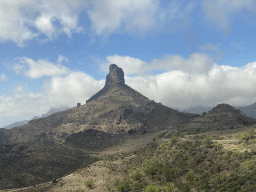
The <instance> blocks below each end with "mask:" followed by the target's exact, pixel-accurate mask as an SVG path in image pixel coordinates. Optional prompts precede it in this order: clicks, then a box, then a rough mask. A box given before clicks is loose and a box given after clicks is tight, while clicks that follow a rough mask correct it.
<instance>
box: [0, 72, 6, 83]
mask: <svg viewBox="0 0 256 192" xmlns="http://www.w3.org/2000/svg"><path fill="white" fill-rule="evenodd" d="M6 80H7V77H6V75H5V74H4V73H2V74H1V75H0V81H6Z"/></svg>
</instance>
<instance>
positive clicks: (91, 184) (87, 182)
mask: <svg viewBox="0 0 256 192" xmlns="http://www.w3.org/2000/svg"><path fill="white" fill-rule="evenodd" d="M84 183H85V186H86V187H88V188H90V189H91V188H93V186H94V181H93V180H92V179H90V180H87V181H85V182H84Z"/></svg>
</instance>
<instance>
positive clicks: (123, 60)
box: [105, 54, 145, 75]
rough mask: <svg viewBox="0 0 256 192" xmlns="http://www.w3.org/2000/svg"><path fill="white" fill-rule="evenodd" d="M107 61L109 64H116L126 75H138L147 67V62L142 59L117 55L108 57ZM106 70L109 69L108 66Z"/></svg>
mask: <svg viewBox="0 0 256 192" xmlns="http://www.w3.org/2000/svg"><path fill="white" fill-rule="evenodd" d="M106 59H107V62H108V63H114V64H117V65H118V66H119V67H121V68H122V69H123V71H124V73H125V74H126V75H130V74H138V73H139V72H140V71H141V70H142V67H143V65H145V62H144V61H142V60H140V59H137V58H132V57H129V56H120V55H116V54H115V55H113V56H107V57H106ZM106 64H107V63H106ZM107 65H108V64H107ZM105 68H106V69H108V68H107V66H106V67H105ZM106 72H108V71H106Z"/></svg>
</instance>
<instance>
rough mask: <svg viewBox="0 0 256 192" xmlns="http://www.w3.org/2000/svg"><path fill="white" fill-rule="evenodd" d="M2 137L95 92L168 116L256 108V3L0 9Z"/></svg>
mask: <svg viewBox="0 0 256 192" xmlns="http://www.w3.org/2000/svg"><path fill="white" fill-rule="evenodd" d="M0 13H1V14H0V51H1V54H0V127H3V126H5V125H7V124H10V123H12V122H15V121H21V120H24V119H31V118H32V117H33V116H35V115H41V114H42V113H46V112H47V111H48V110H49V109H50V108H51V107H59V106H68V107H74V106H75V105H76V103H78V102H80V103H81V104H85V101H86V100H87V99H88V98H89V97H91V96H92V95H93V94H94V93H96V92H97V91H98V90H100V89H101V88H102V87H103V86H104V83H105V77H106V75H107V74H108V66H109V65H110V64H112V63H115V64H117V65H118V66H119V67H121V68H122V69H123V70H124V73H125V80H126V83H127V84H128V85H129V86H131V87H132V88H134V89H135V90H137V91H139V92H140V93H142V94H144V95H145V96H146V97H148V98H149V99H154V100H155V101H157V102H161V103H162V104H164V105H167V106H169V107H171V108H174V109H179V110H183V109H186V108H190V107H194V106H198V105H200V106H208V107H213V106H215V105H217V104H219V103H228V104H230V105H233V106H246V105H250V104H252V103H254V102H256V46H255V40H256V2H255V1H254V0H215V1H212V0H194V1H193V0H191V1H185V0H182V1H180V0H179V1H178V0H176V1H175V0H141V1H138V0H126V1H120V0H111V1H109V0H94V1H89V0H75V1H74V0H72V1H71V0H43V1H42V0H1V1H0Z"/></svg>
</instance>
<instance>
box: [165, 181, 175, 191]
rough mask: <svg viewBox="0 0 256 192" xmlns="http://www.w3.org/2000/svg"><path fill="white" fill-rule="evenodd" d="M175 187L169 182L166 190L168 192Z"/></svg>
mask: <svg viewBox="0 0 256 192" xmlns="http://www.w3.org/2000/svg"><path fill="white" fill-rule="evenodd" d="M173 188H174V186H173V185H172V184H171V183H167V185H166V187H165V190H166V192H172V191H173Z"/></svg>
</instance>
